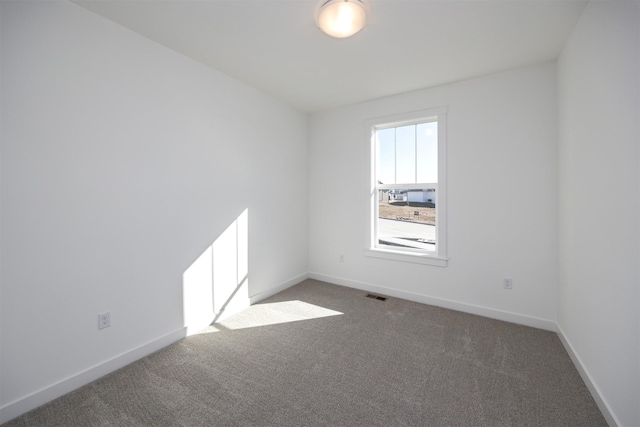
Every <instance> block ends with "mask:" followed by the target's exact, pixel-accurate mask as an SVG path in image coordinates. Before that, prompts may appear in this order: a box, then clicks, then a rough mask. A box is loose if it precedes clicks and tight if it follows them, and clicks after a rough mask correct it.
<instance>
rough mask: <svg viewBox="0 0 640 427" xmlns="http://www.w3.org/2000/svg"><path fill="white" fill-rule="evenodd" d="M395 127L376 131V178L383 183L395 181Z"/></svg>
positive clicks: (393, 182)
mask: <svg viewBox="0 0 640 427" xmlns="http://www.w3.org/2000/svg"><path fill="white" fill-rule="evenodd" d="M395 134H396V133H395V129H393V128H392V129H383V130H378V131H376V141H377V144H376V146H377V148H376V149H377V153H376V158H377V159H378V162H377V165H376V166H377V175H376V176H377V178H378V181H380V182H381V183H383V184H395V183H396V142H395Z"/></svg>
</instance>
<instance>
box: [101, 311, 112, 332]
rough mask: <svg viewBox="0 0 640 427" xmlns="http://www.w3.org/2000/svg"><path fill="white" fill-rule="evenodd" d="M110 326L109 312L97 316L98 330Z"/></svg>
mask: <svg viewBox="0 0 640 427" xmlns="http://www.w3.org/2000/svg"><path fill="white" fill-rule="evenodd" d="M109 326H111V312H110V311H105V312H104V313H100V314H98V329H104V328H108V327H109Z"/></svg>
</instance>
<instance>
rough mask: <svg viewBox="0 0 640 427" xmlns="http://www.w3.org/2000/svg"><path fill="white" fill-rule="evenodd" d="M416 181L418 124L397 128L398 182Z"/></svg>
mask: <svg viewBox="0 0 640 427" xmlns="http://www.w3.org/2000/svg"><path fill="white" fill-rule="evenodd" d="M415 183H416V126H415V125H411V126H402V127H398V128H396V184H415Z"/></svg>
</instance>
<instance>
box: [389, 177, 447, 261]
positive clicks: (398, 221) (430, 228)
mask: <svg viewBox="0 0 640 427" xmlns="http://www.w3.org/2000/svg"><path fill="white" fill-rule="evenodd" d="M426 200H431V202H427V201H426ZM435 225H436V209H435V191H434V190H433V189H422V190H408V189H405V190H379V191H378V244H379V245H386V246H394V247H404V248H411V249H421V250H427V251H435V248H436V227H435Z"/></svg>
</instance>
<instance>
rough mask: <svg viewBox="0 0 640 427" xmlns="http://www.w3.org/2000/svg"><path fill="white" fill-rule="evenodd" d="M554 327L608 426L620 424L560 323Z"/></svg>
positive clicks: (613, 426)
mask: <svg viewBox="0 0 640 427" xmlns="http://www.w3.org/2000/svg"><path fill="white" fill-rule="evenodd" d="M556 328H557V333H558V338H560V342H562V345H563V346H564V348H565V350H566V351H567V353H568V354H569V357H570V358H571V361H572V362H573V364H574V366H575V367H576V369H577V370H578V373H579V374H580V377H582V381H584V383H585V384H586V386H587V388H588V389H589V393H591V396H592V397H593V400H595V401H596V405H598V409H600V412H602V415H603V416H604V418H605V420H607V424H609V426H611V427H615V426H621V425H622V424H620V422H619V421H618V419H617V418H616V416H615V415H614V414H613V411H612V410H611V408H610V407H609V404H608V403H607V401H606V400H605V399H604V398H603V397H602V393H600V389H599V388H598V386H597V385H596V384H595V382H593V379H592V378H591V375H590V374H589V371H588V370H587V368H585V366H584V364H583V363H582V360H581V359H580V357H579V356H578V354H577V353H576V352H575V350H574V348H573V346H572V345H571V342H570V341H569V340H568V339H567V337H566V335H565V334H564V331H563V330H562V327H560V325H556Z"/></svg>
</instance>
